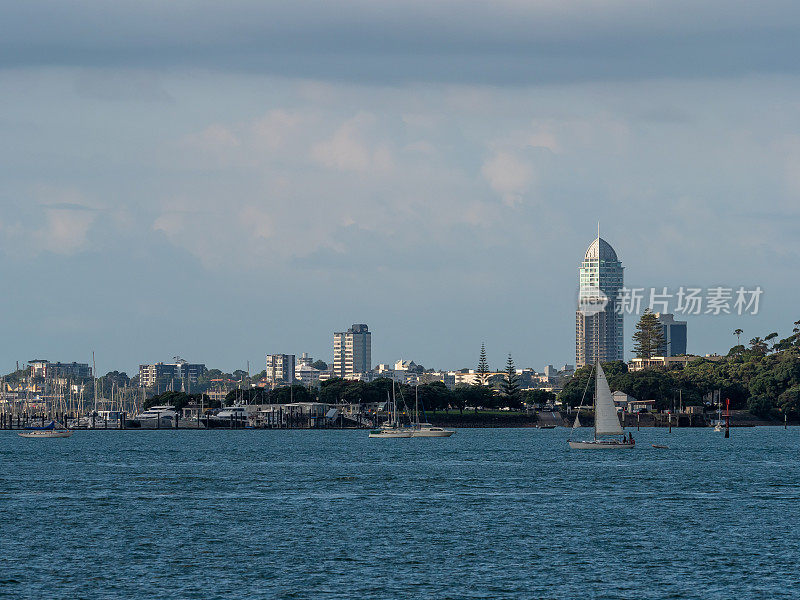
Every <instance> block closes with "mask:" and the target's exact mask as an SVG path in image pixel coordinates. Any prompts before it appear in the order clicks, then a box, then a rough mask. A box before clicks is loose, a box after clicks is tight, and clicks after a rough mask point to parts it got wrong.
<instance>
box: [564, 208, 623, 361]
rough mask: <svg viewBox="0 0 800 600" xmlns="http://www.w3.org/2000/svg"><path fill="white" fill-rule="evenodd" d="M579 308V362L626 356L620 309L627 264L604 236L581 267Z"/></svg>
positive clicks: (591, 246) (577, 336)
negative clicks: (624, 271)
mask: <svg viewBox="0 0 800 600" xmlns="http://www.w3.org/2000/svg"><path fill="white" fill-rule="evenodd" d="M578 277H579V284H580V288H579V290H580V291H579V295H578V310H577V311H576V313H575V362H576V365H577V366H578V367H582V366H584V365H587V364H593V363H594V362H595V361H596V360H598V359H599V360H600V361H601V362H606V361H609V360H623V359H624V338H623V331H622V311H620V310H618V305H619V298H618V294H619V290H620V288H622V286H623V267H622V263H621V262H620V260H619V258H618V257H617V253H616V252H615V251H614V248H612V247H611V244H609V243H608V242H607V241H605V240H604V239H603V238H601V237H600V224H599V223H598V225H597V238H595V240H594V241H593V242H592V243H591V244H590V245H589V248H587V250H586V254H585V255H584V257H583V261H582V262H581V265H580V267H579V268H578Z"/></svg>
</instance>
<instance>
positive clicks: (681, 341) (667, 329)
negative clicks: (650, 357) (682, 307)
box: [656, 313, 686, 356]
mask: <svg viewBox="0 0 800 600" xmlns="http://www.w3.org/2000/svg"><path fill="white" fill-rule="evenodd" d="M656 318H657V319H658V322H659V323H661V331H662V333H663V335H664V344H663V345H662V346H661V349H660V350H659V356H680V355H682V354H686V321H676V320H675V316H674V315H672V314H669V313H656Z"/></svg>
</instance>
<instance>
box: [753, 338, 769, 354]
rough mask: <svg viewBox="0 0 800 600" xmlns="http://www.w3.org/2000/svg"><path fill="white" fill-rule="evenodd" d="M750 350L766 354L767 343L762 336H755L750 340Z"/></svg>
mask: <svg viewBox="0 0 800 600" xmlns="http://www.w3.org/2000/svg"><path fill="white" fill-rule="evenodd" d="M750 350H751V351H753V352H754V353H756V354H758V355H760V356H764V355H765V354H766V353H767V344H766V343H765V342H764V340H763V339H762V338H760V337H754V338H753V339H752V340H750Z"/></svg>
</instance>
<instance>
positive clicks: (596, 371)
mask: <svg viewBox="0 0 800 600" xmlns="http://www.w3.org/2000/svg"><path fill="white" fill-rule="evenodd" d="M597 228H598V230H599V229H600V225H599V224H598V225H597ZM599 367H600V358H599V357H598V358H597V365H596V366H595V369H594V403H593V407H594V439H595V440H597V392H598V390H599V386H598V383H599V381H600V369H599Z"/></svg>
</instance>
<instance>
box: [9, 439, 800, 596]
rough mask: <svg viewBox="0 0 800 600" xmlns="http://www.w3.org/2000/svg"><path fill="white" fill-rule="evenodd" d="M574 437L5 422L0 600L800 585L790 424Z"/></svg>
mask: <svg viewBox="0 0 800 600" xmlns="http://www.w3.org/2000/svg"><path fill="white" fill-rule="evenodd" d="M567 435H568V431H567V430H564V429H558V430H552V431H547V430H522V429H511V430H509V429H506V430H498V429H495V430H461V431H459V432H458V433H457V434H456V435H455V436H453V437H452V438H449V439H438V440H437V439H405V440H404V439H400V440H370V439H367V435H366V432H364V431H327V432H325V431H201V432H193V431H150V432H144V431H137V432H134V431H128V432H118V431H95V432H92V431H84V432H76V433H75V435H74V436H73V437H72V438H69V439H63V440H59V439H54V440H26V439H23V438H20V437H18V436H17V435H16V433H11V432H6V431H3V432H0V456H1V457H2V462H1V463H0V464H1V465H2V468H1V469H0V515H1V516H0V596H2V597H10V598H56V597H62V598H156V597H158V598H242V599H244V598H248V599H249V598H358V599H362V598H381V599H383V598H424V597H432V598H658V599H662V598H704V599H708V598H725V599H728V598H733V597H738V598H741V599H745V598H762V597H763V598H771V599H774V598H798V597H800V574H799V573H800V571H798V562H800V548H799V547H798V546H799V544H800V542H799V540H800V460H799V458H800V429H798V428H795V429H789V430H788V431H784V430H783V429H780V428H759V429H735V430H734V431H733V433H732V437H731V439H729V440H725V439H723V437H722V434H715V433H713V432H712V431H710V430H697V429H694V430H687V429H684V430H679V431H675V432H673V433H672V434H669V433H667V432H666V431H664V430H642V431H641V432H639V433H638V435H637V436H636V437H637V444H638V448H637V449H636V450H634V451H606V452H600V451H595V452H590V451H583V452H580V451H569V450H568V449H567V447H566V443H565V439H566V437H567ZM653 442H655V443H666V444H669V445H670V449H669V450H655V449H653V448H651V446H650V444H651V443H653Z"/></svg>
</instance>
